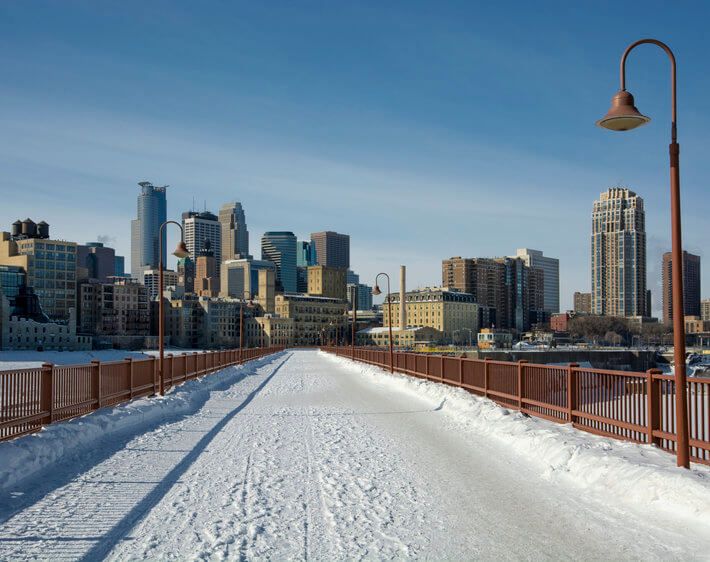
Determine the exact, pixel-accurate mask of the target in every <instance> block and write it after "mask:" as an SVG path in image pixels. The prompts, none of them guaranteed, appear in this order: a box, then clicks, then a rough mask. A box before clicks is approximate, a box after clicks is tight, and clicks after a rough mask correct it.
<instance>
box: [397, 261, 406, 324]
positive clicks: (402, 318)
mask: <svg viewBox="0 0 710 562" xmlns="http://www.w3.org/2000/svg"><path fill="white" fill-rule="evenodd" d="M406 294H407V266H405V265H400V266H399V329H400V330H404V329H405V328H406V327H407V307H406V303H405V296H406Z"/></svg>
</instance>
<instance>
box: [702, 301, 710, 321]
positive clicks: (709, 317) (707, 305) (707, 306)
mask: <svg viewBox="0 0 710 562" xmlns="http://www.w3.org/2000/svg"><path fill="white" fill-rule="evenodd" d="M700 318H701V319H702V320H703V321H704V322H710V299H703V300H701V301H700Z"/></svg>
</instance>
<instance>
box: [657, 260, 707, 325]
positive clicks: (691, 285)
mask: <svg viewBox="0 0 710 562" xmlns="http://www.w3.org/2000/svg"><path fill="white" fill-rule="evenodd" d="M662 277H663V322H664V323H665V324H672V323H673V254H672V253H671V252H666V253H664V254H663V264H662ZM683 316H700V256H696V255H695V254H691V253H689V252H683Z"/></svg>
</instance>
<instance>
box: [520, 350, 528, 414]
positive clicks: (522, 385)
mask: <svg viewBox="0 0 710 562" xmlns="http://www.w3.org/2000/svg"><path fill="white" fill-rule="evenodd" d="M527 362H528V361H527V359H519V360H518V409H519V410H520V411H521V412H522V411H523V398H525V376H524V373H523V370H524V369H525V363H527Z"/></svg>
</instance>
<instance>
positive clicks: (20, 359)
mask: <svg viewBox="0 0 710 562" xmlns="http://www.w3.org/2000/svg"><path fill="white" fill-rule="evenodd" d="M195 351H197V352H200V351H202V350H201V349H177V348H166V349H165V353H166V354H167V353H172V354H174V355H179V354H181V353H192V352H195ZM151 355H155V356H157V355H158V351H157V350H155V349H151V350H145V351H126V350H122V349H100V350H94V351H32V350H26V351H0V371H12V370H14V369H30V368H34V367H41V366H42V363H54V364H55V365H82V364H85V363H91V361H93V360H94V359H98V360H99V361H122V360H123V359H125V358H126V357H133V358H134V359H145V358H146V357H148V356H151Z"/></svg>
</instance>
